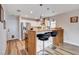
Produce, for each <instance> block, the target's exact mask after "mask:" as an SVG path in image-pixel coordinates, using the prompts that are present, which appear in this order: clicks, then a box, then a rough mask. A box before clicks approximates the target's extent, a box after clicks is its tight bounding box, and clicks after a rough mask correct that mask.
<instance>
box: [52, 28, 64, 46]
mask: <svg viewBox="0 0 79 59" xmlns="http://www.w3.org/2000/svg"><path fill="white" fill-rule="evenodd" d="M54 31H57V36H56V37H54V38H53V44H54V46H61V45H62V44H63V38H64V36H63V34H64V29H57V30H54Z"/></svg>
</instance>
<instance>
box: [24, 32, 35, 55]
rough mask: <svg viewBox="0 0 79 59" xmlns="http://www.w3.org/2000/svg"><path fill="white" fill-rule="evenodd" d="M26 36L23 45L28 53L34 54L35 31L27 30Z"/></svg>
mask: <svg viewBox="0 0 79 59" xmlns="http://www.w3.org/2000/svg"><path fill="white" fill-rule="evenodd" d="M27 34H28V38H27V39H25V47H26V49H27V52H28V54H29V55H35V54H36V32H35V31H28V33H27Z"/></svg>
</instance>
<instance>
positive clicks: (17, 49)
mask: <svg viewBox="0 0 79 59" xmlns="http://www.w3.org/2000/svg"><path fill="white" fill-rule="evenodd" d="M27 54H28V53H27V51H26V50H25V41H20V40H18V39H14V40H8V41H7V48H6V52H5V55H27Z"/></svg>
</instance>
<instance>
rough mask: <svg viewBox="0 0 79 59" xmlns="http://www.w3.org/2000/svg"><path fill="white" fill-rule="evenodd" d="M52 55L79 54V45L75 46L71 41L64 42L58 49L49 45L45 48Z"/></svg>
mask: <svg viewBox="0 0 79 59" xmlns="http://www.w3.org/2000/svg"><path fill="white" fill-rule="evenodd" d="M45 50H46V51H47V52H48V53H50V54H51V55H79V46H75V45H72V44H69V43H64V44H63V45H62V46H60V47H56V49H52V46H49V47H47V48H46V49H45Z"/></svg>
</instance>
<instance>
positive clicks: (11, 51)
mask: <svg viewBox="0 0 79 59" xmlns="http://www.w3.org/2000/svg"><path fill="white" fill-rule="evenodd" d="M45 50H46V51H47V52H48V55H79V46H75V45H72V44H68V43H64V44H63V45H62V46H60V47H56V49H52V45H50V46H49V47H47V48H45ZM5 55H28V52H27V51H26V49H25V41H24V40H23V41H20V40H18V39H15V40H8V41H7V48H6V52H5ZM37 55H38V54H37Z"/></svg>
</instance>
